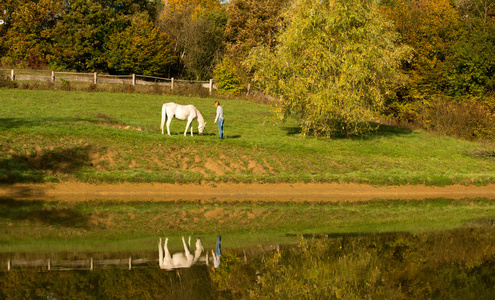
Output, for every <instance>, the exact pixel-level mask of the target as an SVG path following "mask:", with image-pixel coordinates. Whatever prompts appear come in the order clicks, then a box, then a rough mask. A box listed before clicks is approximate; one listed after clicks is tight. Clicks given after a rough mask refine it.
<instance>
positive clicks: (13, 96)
mask: <svg viewBox="0 0 495 300" xmlns="http://www.w3.org/2000/svg"><path fill="white" fill-rule="evenodd" d="M215 100H216V99H213V98H193V97H182V96H171V95H148V94H137V93H129V94H126V93H110V92H79V91H52V90H18V89H0V102H1V105H0V133H1V134H0V182H3V183H16V182H47V181H52V182H58V181H68V180H72V181H74V180H76V181H84V182H97V183H102V182H124V181H128V182H168V183H188V182H195V183H197V182H263V183H272V182H355V183H368V184H374V185H401V184H427V185H440V186H443V185H449V184H456V183H460V184H487V183H493V182H494V181H495V157H494V156H493V149H494V147H493V145H489V144H480V143H475V142H469V141H461V140H457V139H454V138H449V137H442V136H436V135H432V134H428V133H425V132H423V131H419V130H408V129H403V128H399V127H392V126H385V125H382V126H381V127H380V129H379V130H377V131H376V132H373V133H370V134H368V135H365V136H360V137H355V138H352V139H347V138H345V137H335V138H332V139H317V138H314V137H308V136H303V135H301V134H300V131H299V127H298V126H297V123H296V122H295V120H287V121H286V122H281V121H280V120H277V119H276V118H275V117H274V115H273V114H272V112H271V107H270V105H268V104H261V103H256V102H254V101H251V100H223V99H220V101H221V104H222V106H223V108H224V111H225V117H226V122H225V134H226V138H225V139H224V140H220V139H218V129H217V127H216V126H217V125H216V124H213V121H214V118H215V106H214V101H215ZM166 102H176V103H179V104H193V105H195V106H196V107H197V108H198V109H199V110H200V111H201V113H202V114H203V116H204V118H205V120H206V121H207V124H206V134H205V135H203V136H199V135H197V131H198V130H197V126H198V123H197V122H196V121H194V122H193V126H194V133H195V135H194V136H192V137H191V136H190V133H188V135H187V136H186V137H184V136H183V132H184V129H185V125H186V122H185V121H178V120H173V121H172V125H171V132H172V136H167V135H166V134H165V135H161V132H160V128H159V127H160V118H161V105H162V104H163V103H166Z"/></svg>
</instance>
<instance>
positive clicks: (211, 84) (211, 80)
mask: <svg viewBox="0 0 495 300" xmlns="http://www.w3.org/2000/svg"><path fill="white" fill-rule="evenodd" d="M211 91H213V79H210V95H211Z"/></svg>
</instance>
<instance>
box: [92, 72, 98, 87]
mask: <svg viewBox="0 0 495 300" xmlns="http://www.w3.org/2000/svg"><path fill="white" fill-rule="evenodd" d="M97 82H98V74H97V73H96V72H95V73H94V80H93V83H94V84H96V83H97Z"/></svg>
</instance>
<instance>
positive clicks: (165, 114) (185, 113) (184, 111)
mask: <svg viewBox="0 0 495 300" xmlns="http://www.w3.org/2000/svg"><path fill="white" fill-rule="evenodd" d="M174 117H175V118H177V119H179V120H187V125H186V130H185V131H184V136H185V135H186V134H187V129H189V126H191V136H192V135H193V127H192V124H191V123H192V121H193V120H194V119H198V123H199V125H198V132H199V135H202V134H203V131H204V130H205V125H206V122H205V119H204V118H203V115H201V113H200V112H199V110H198V109H197V108H196V107H194V105H185V106H184V105H179V104H176V103H173V102H169V103H165V104H163V106H162V122H161V125H160V129H161V130H162V134H163V133H164V127H165V121H166V122H167V134H168V135H170V123H171V122H172V119H173V118H174Z"/></svg>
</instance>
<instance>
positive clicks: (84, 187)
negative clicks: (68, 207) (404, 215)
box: [0, 182, 495, 202]
mask: <svg viewBox="0 0 495 300" xmlns="http://www.w3.org/2000/svg"><path fill="white" fill-rule="evenodd" d="M0 198H3V199H13V200H44V201H91V200H105V199H108V200H121V201H125V200H130V201H198V200H200V201H223V202H229V201H273V202H355V201H370V200H373V199H380V200H394V199H396V200H422V199H432V198H449V199H464V198H486V199H493V200H495V184H490V185H485V186H466V185H449V186H444V187H438V186H424V185H404V186H372V185H366V184H353V183H345V184H340V183H278V184H242V183H218V184H213V183H206V184H164V183H118V184H91V183H83V182H63V183H41V184H0Z"/></svg>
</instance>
